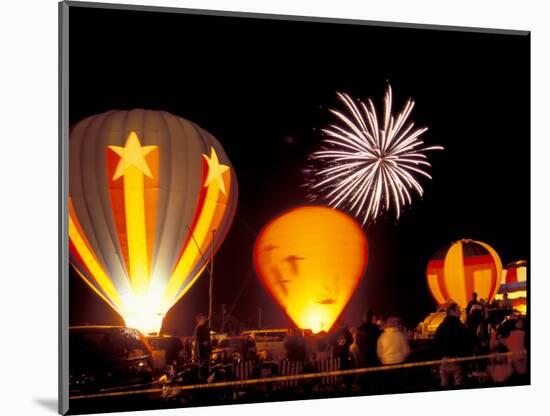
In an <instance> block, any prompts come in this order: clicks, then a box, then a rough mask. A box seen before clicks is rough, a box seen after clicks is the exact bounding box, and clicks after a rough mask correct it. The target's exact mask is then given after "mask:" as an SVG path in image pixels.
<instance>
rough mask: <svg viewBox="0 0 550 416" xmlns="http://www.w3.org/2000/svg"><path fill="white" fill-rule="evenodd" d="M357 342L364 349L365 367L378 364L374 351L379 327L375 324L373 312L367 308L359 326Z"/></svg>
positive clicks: (379, 330)
mask: <svg viewBox="0 0 550 416" xmlns="http://www.w3.org/2000/svg"><path fill="white" fill-rule="evenodd" d="M358 330H359V343H360V345H362V346H363V348H361V350H362V351H363V350H364V357H365V358H364V363H365V366H367V367H374V366H377V365H378V364H380V362H379V361H378V355H377V353H376V344H377V342H378V337H379V336H380V334H381V333H382V330H381V329H380V327H379V326H378V325H377V324H376V317H375V316H374V313H373V312H372V311H371V310H369V311H367V313H366V314H365V318H364V321H363V323H362V324H361V325H360V326H359V328H358Z"/></svg>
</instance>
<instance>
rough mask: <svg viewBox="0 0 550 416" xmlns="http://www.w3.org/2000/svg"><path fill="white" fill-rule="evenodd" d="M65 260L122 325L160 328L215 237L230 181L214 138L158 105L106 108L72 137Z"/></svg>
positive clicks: (232, 193)
mask: <svg viewBox="0 0 550 416" xmlns="http://www.w3.org/2000/svg"><path fill="white" fill-rule="evenodd" d="M69 152H70V155H69V237H70V262H71V264H72V265H73V266H74V268H75V269H76V271H77V272H78V274H79V275H80V276H81V277H82V278H83V279H84V280H85V281H86V283H88V284H89V285H90V287H91V288H92V289H93V290H94V291H95V292H96V293H97V294H98V295H99V296H101V297H102V298H103V299H104V300H105V301H106V302H107V303H108V304H109V305H110V306H111V307H113V308H114V309H115V310H116V311H117V312H119V313H120V314H121V315H122V317H123V318H124V320H125V321H126V324H127V325H128V326H133V327H136V328H137V329H140V330H142V331H144V332H158V331H159V329H160V326H161V323H162V318H163V316H164V315H165V314H166V312H167V311H168V309H170V307H172V305H174V303H176V302H177V300H178V299H180V298H181V297H182V296H183V295H184V294H185V292H186V291H187V290H189V288H190V287H191V286H192V285H193V283H194V282H195V280H196V279H197V278H198V277H199V276H200V274H201V272H202V271H203V270H204V268H205V267H206V266H207V261H208V259H209V258H210V255H211V252H212V250H214V251H215V250H216V249H217V248H218V247H219V246H220V244H221V243H222V241H223V239H224V237H225V235H226V234H227V232H228V230H229V227H230V225H231V222H232V219H233V216H234V214H235V209H236V204H237V181H236V176H235V173H234V170H233V168H232V167H231V163H230V162H229V159H228V158H227V155H226V154H225V152H224V150H223V148H222V147H221V145H220V144H219V142H218V141H217V140H216V139H215V138H214V137H213V136H212V135H211V134H209V133H208V132H207V131H205V130H203V129H201V128H200V127H198V126H197V125H196V124H194V123H192V122H190V121H188V120H185V119H183V118H181V117H177V116H174V115H172V114H170V113H166V112H163V111H150V110H141V109H136V110H131V111H108V112H106V113H102V114H98V115H94V116H91V117H88V118H86V119H84V120H82V121H80V122H79V123H77V124H76V125H75V126H74V127H73V128H72V129H71V132H70V141H69Z"/></svg>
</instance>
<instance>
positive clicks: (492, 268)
mask: <svg viewBox="0 0 550 416" xmlns="http://www.w3.org/2000/svg"><path fill="white" fill-rule="evenodd" d="M501 275H502V262H501V260H500V257H499V256H498V254H497V252H496V251H495V250H494V249H493V248H492V247H491V246H489V245H488V244H485V243H482V242H481V241H473V240H467V239H464V240H460V241H457V242H455V243H453V244H451V245H449V246H446V247H443V248H441V249H440V250H438V251H437V252H436V253H435V254H434V255H433V257H432V259H431V260H430V261H429V263H428V267H427V270H426V278H427V280H428V286H429V288H430V291H431V293H432V296H433V297H434V299H435V300H436V302H437V303H439V304H444V303H445V302H447V301H448V300H450V299H452V300H453V301H455V302H457V303H458V304H459V305H460V306H461V307H465V306H466V305H467V304H468V301H469V300H470V298H471V296H472V292H476V293H477V294H478V298H479V299H481V298H483V299H485V300H486V301H488V302H490V301H492V300H493V298H494V297H495V294H496V293H497V290H498V286H499V282H500V278H501Z"/></svg>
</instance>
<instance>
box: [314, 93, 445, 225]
mask: <svg viewBox="0 0 550 416" xmlns="http://www.w3.org/2000/svg"><path fill="white" fill-rule="evenodd" d="M337 95H338V98H339V100H340V101H341V102H342V103H343V104H344V105H345V107H346V110H347V112H341V111H337V110H333V109H331V110H330V112H331V113H332V114H333V115H334V116H335V117H336V119H338V120H339V121H340V124H331V125H330V126H329V127H328V128H326V129H322V131H323V133H325V134H326V137H325V138H324V139H323V143H324V144H325V147H324V148H323V149H321V150H318V151H316V152H314V153H313V154H312V155H311V159H313V160H319V161H321V162H323V163H324V166H323V167H315V168H314V169H313V170H314V175H313V183H312V185H311V189H313V190H318V191H319V192H320V194H321V195H320V196H321V197H322V198H324V199H326V200H328V203H329V205H330V206H332V207H335V208H338V207H345V208H347V209H348V210H349V211H351V212H353V213H354V215H355V216H358V217H359V216H362V218H363V221H362V222H363V224H365V223H367V222H369V221H375V220H376V218H377V217H378V216H379V215H380V214H381V213H382V212H383V211H389V210H390V208H391V207H392V206H393V208H394V209H395V211H396V218H397V219H399V216H400V214H401V207H403V206H405V205H409V204H411V203H412V197H411V191H416V192H417V193H418V194H419V195H422V193H423V189H422V185H421V184H420V182H419V181H418V180H417V179H416V178H417V177H418V175H422V176H425V177H427V178H429V179H431V176H430V174H428V173H427V172H426V170H424V169H425V168H429V167H431V165H430V163H429V162H428V160H427V156H426V154H425V152H427V151H430V150H443V147H442V146H428V147H423V145H424V141H423V140H422V139H421V138H420V137H421V136H422V134H423V133H424V132H426V130H428V129H427V128H426V127H424V128H415V127H414V122H412V121H408V119H409V116H410V115H411V112H412V110H413V108H414V101H412V100H411V99H410V98H409V99H408V100H407V102H406V103H405V106H404V107H403V109H402V110H401V112H400V113H399V114H397V115H396V116H394V115H392V89H391V86H389V85H388V88H387V90H386V94H385V97H384V111H383V116H382V118H381V119H380V118H379V116H378V114H377V113H376V109H375V107H374V104H373V102H372V100H371V99H368V100H367V102H366V103H365V102H362V101H359V100H358V101H357V102H356V101H354V100H353V99H352V98H351V97H350V96H349V95H347V94H343V93H337Z"/></svg>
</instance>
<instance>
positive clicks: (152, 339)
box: [147, 335, 183, 370]
mask: <svg viewBox="0 0 550 416" xmlns="http://www.w3.org/2000/svg"><path fill="white" fill-rule="evenodd" d="M147 342H148V343H149V345H150V346H151V350H152V353H153V368H154V369H155V370H157V369H163V368H165V367H166V366H169V365H171V364H175V365H176V366H179V365H180V364H183V357H182V356H181V354H180V352H181V351H182V349H183V343H182V342H181V340H180V339H179V338H178V337H174V336H171V335H158V336H153V335H151V336H148V337H147Z"/></svg>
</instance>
